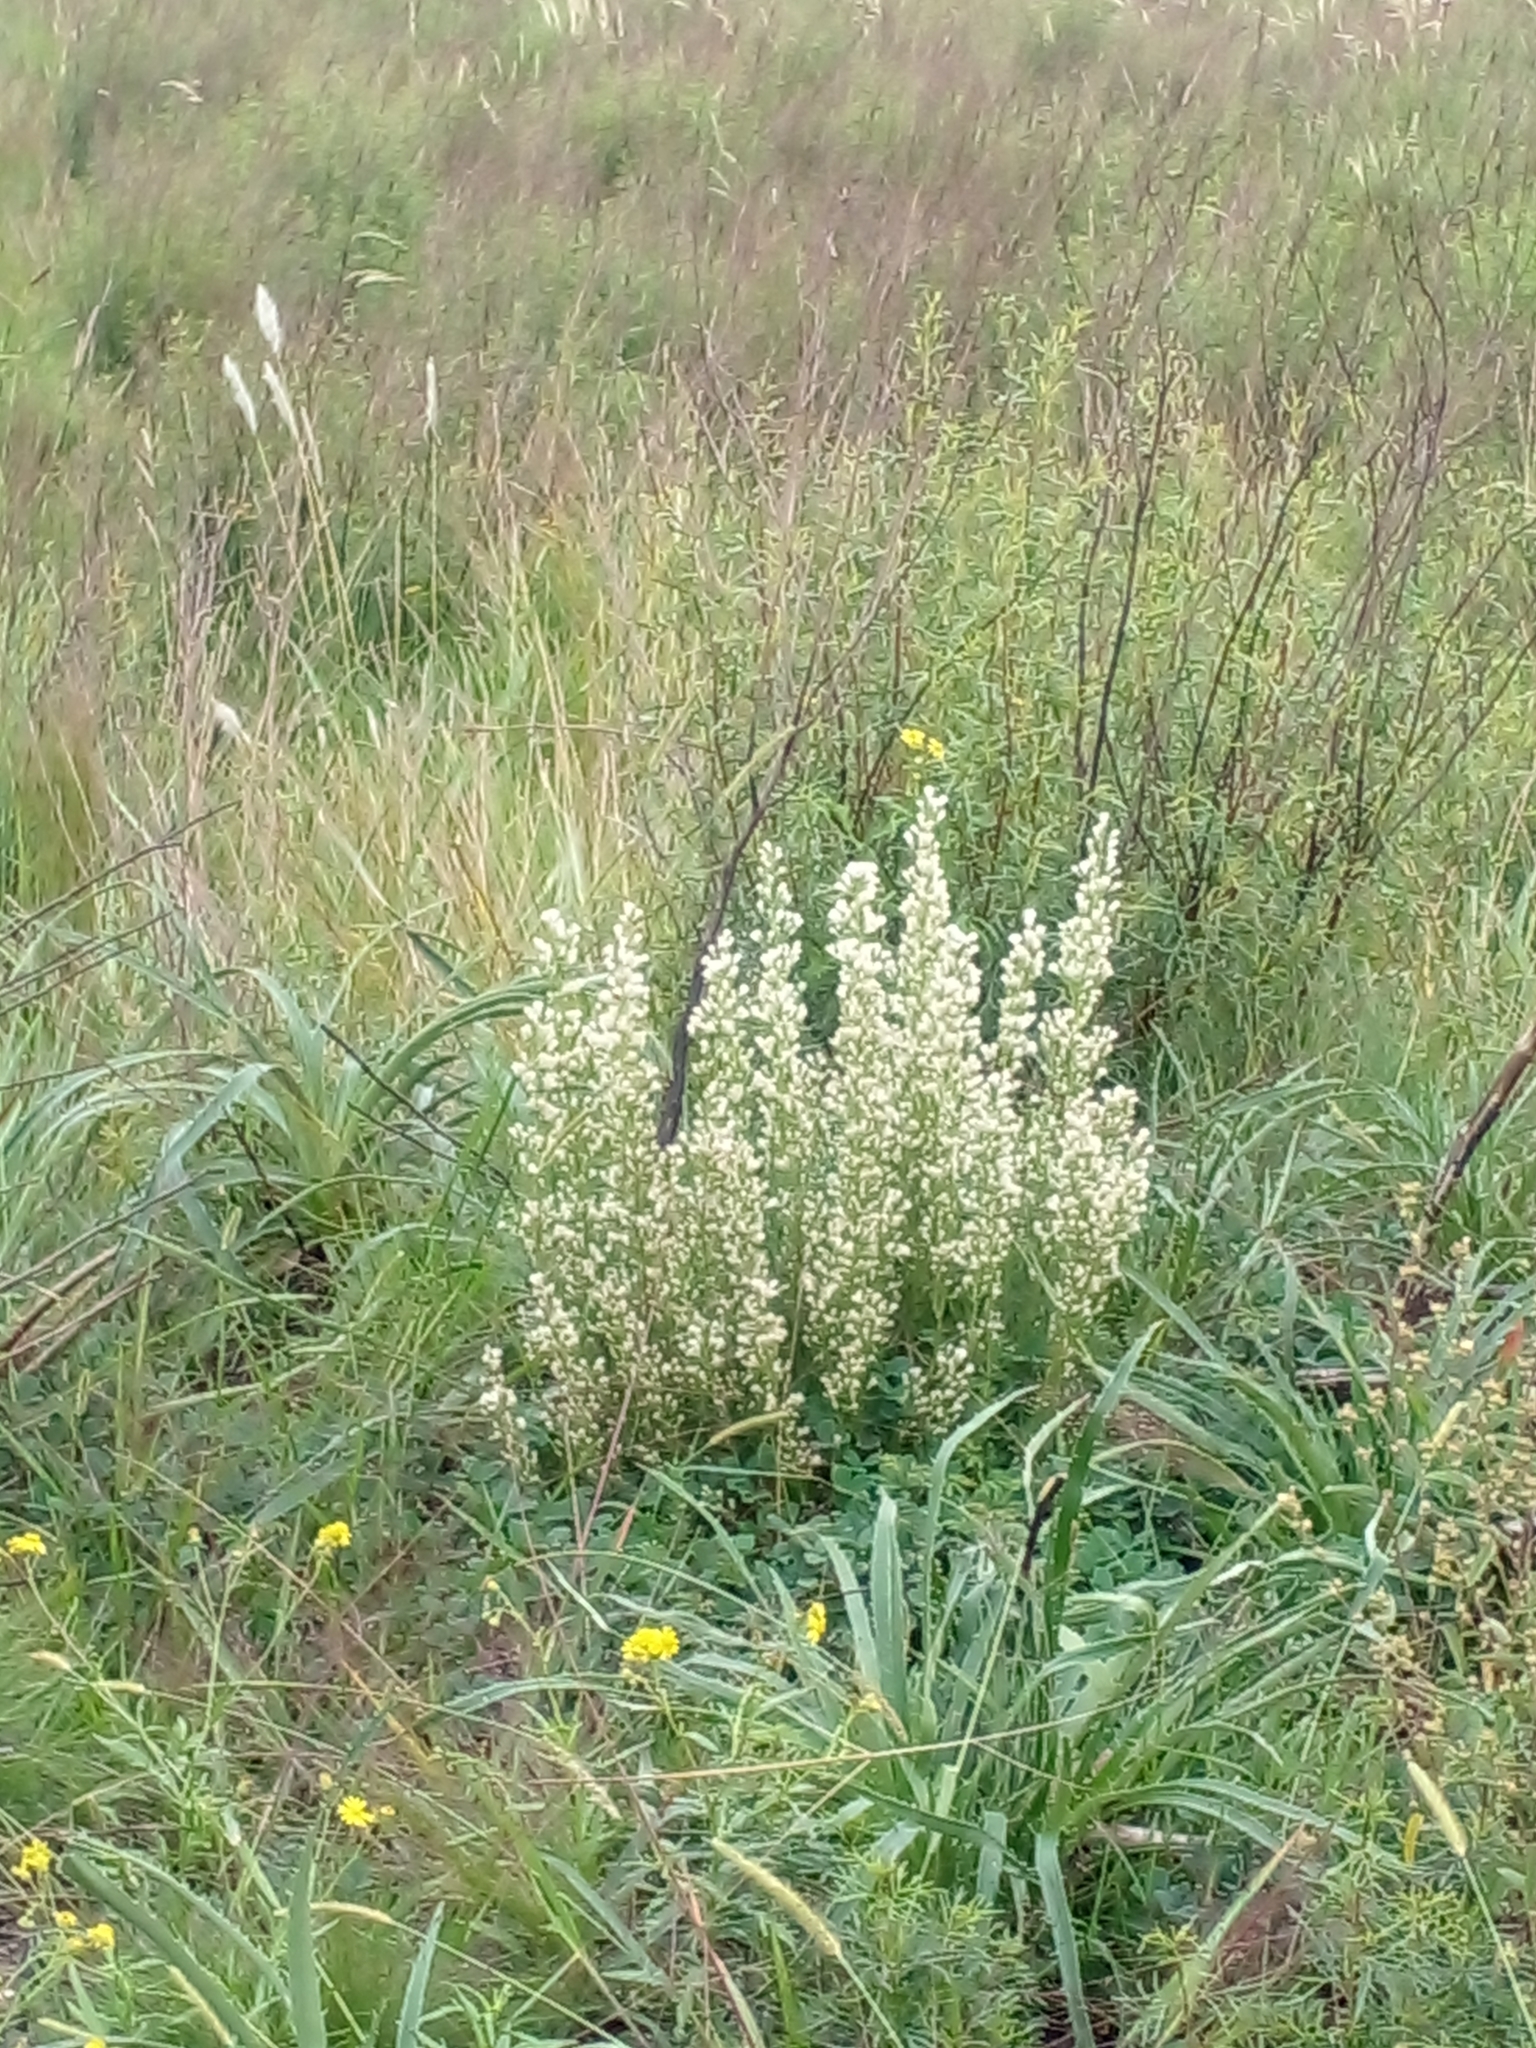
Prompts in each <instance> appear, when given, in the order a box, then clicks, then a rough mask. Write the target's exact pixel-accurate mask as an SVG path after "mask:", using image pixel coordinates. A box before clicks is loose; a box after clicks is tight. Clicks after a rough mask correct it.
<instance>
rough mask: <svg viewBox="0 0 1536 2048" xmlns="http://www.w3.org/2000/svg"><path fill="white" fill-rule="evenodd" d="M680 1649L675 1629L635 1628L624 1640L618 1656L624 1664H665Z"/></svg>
mask: <svg viewBox="0 0 1536 2048" xmlns="http://www.w3.org/2000/svg"><path fill="white" fill-rule="evenodd" d="M681 1647H682V1645H681V1644H680V1643H679V1642H678V1640H677V1630H676V1629H675V1628H637V1629H636V1630H635V1632H634V1634H633V1635H631V1636H626V1637H625V1638H624V1641H623V1643H622V1645H621V1646H620V1649H619V1655H620V1656H621V1657H622V1658H623V1659H624V1662H625V1663H626V1664H653V1663H665V1661H666V1660H667V1658H669V1657H675V1656H676V1655H677V1653H678V1651H679V1649H680V1648H681Z"/></svg>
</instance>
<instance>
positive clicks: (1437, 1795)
mask: <svg viewBox="0 0 1536 2048" xmlns="http://www.w3.org/2000/svg"><path fill="white" fill-rule="evenodd" d="M1403 1762H1404V1764H1405V1766H1406V1767H1407V1771H1408V1776H1409V1778H1410V1780H1411V1781H1412V1784H1413V1789H1414V1791H1415V1792H1417V1793H1418V1795H1419V1798H1420V1799H1421V1800H1422V1802H1423V1804H1424V1808H1425V1811H1426V1812H1427V1813H1428V1815H1429V1817H1430V1819H1431V1820H1432V1821H1433V1822H1434V1824H1435V1826H1436V1827H1437V1828H1438V1829H1439V1830H1440V1832H1441V1834H1442V1835H1444V1837H1445V1841H1446V1847H1447V1848H1448V1849H1449V1850H1450V1852H1451V1854H1452V1855H1453V1856H1454V1857H1455V1858H1456V1860H1457V1862H1458V1863H1465V1862H1466V1860H1467V1848H1468V1843H1467V1831H1466V1829H1465V1828H1464V1827H1463V1826H1462V1824H1461V1821H1460V1819H1459V1817H1458V1816H1457V1813H1456V1809H1455V1807H1454V1806H1452V1804H1451V1802H1450V1800H1449V1799H1447V1798H1446V1796H1445V1794H1444V1792H1443V1791H1442V1790H1441V1789H1440V1787H1439V1786H1438V1785H1437V1784H1436V1783H1435V1780H1434V1779H1433V1778H1432V1777H1431V1776H1430V1775H1429V1773H1428V1771H1426V1770H1425V1768H1424V1766H1423V1765H1422V1764H1421V1763H1419V1762H1418V1761H1417V1760H1416V1759H1415V1758H1413V1757H1411V1756H1409V1757H1404V1759H1403Z"/></svg>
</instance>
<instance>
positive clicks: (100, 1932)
mask: <svg viewBox="0 0 1536 2048" xmlns="http://www.w3.org/2000/svg"><path fill="white" fill-rule="evenodd" d="M84 1938H85V1945H86V1947H87V1948H93V1949H95V1950H96V1951H97V1953H98V1954H99V1955H104V1956H109V1955H111V1954H112V1952H113V1951H114V1950H115V1949H116V1947H117V1930H116V1928H115V1927H114V1926H113V1925H112V1923H111V1921H110V1920H98V1921H97V1922H96V1923H95V1925H94V1926H92V1927H87V1929H86V1930H85V1937H84Z"/></svg>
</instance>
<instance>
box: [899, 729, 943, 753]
mask: <svg viewBox="0 0 1536 2048" xmlns="http://www.w3.org/2000/svg"><path fill="white" fill-rule="evenodd" d="M900 738H901V744H902V745H903V746H904V747H907V748H909V749H910V750H911V752H912V753H914V754H926V755H927V756H928V758H929V760H930V761H942V760H943V758H944V742H943V741H942V740H941V739H935V738H934V736H933V734H932V733H931V732H924V731H923V728H922V727H921V726H920V725H904V726H903V727H902V728H901V734H900Z"/></svg>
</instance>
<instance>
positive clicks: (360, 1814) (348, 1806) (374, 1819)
mask: <svg viewBox="0 0 1536 2048" xmlns="http://www.w3.org/2000/svg"><path fill="white" fill-rule="evenodd" d="M336 1818H337V1819H338V1820H339V1821H340V1822H341V1824H342V1826H343V1827H344V1828H356V1830H357V1832H358V1833H359V1834H366V1833H367V1831H368V1829H369V1828H372V1827H377V1826H378V1824H379V1816H378V1814H377V1813H375V1812H374V1810H373V1808H372V1807H371V1806H370V1805H369V1804H368V1802H367V1800H366V1799H364V1798H363V1797H362V1796H361V1794H359V1793H357V1792H349V1793H348V1794H347V1795H346V1797H345V1798H344V1799H339V1800H338V1801H337V1802H336Z"/></svg>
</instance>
